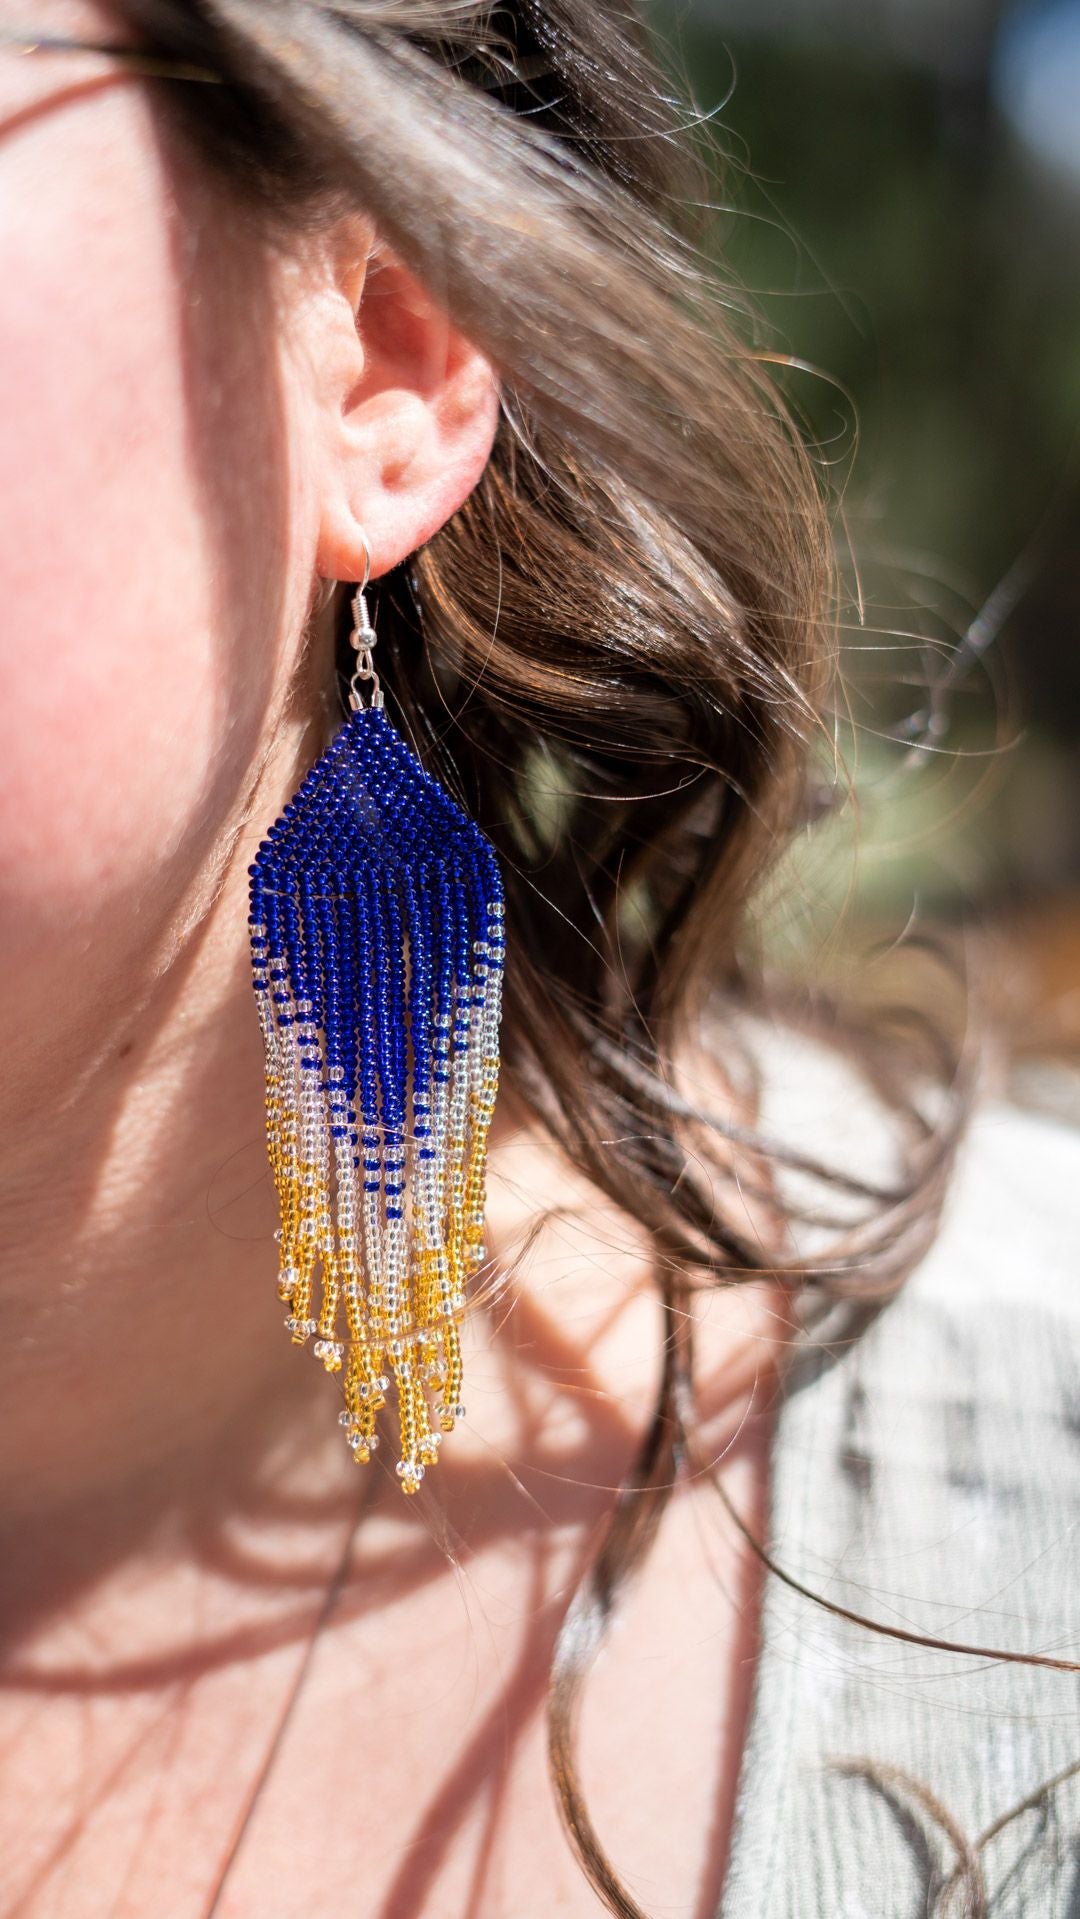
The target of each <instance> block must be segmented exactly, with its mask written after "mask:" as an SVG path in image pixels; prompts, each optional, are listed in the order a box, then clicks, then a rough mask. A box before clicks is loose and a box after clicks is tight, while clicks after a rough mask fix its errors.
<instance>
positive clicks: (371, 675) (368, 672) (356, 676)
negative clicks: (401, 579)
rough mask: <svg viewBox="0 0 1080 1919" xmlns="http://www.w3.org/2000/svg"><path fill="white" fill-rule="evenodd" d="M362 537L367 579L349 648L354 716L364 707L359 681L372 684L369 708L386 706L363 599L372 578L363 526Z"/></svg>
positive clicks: (356, 597) (356, 601)
mask: <svg viewBox="0 0 1080 1919" xmlns="http://www.w3.org/2000/svg"><path fill="white" fill-rule="evenodd" d="M360 538H361V539H362V540H363V542H364V577H363V579H362V580H361V582H360V585H359V586H358V587H357V589H356V591H355V593H354V594H353V602H352V616H353V629H352V632H351V633H350V634H349V645H350V646H352V647H355V649H356V667H355V670H354V672H353V676H352V679H351V680H350V681H349V707H350V710H351V711H352V712H353V713H355V712H357V711H358V710H359V709H360V708H361V707H362V706H363V704H364V702H363V699H362V698H361V695H360V687H359V684H358V682H359V681H360V680H370V681H371V699H370V701H369V705H370V706H377V707H381V706H382V703H383V696H382V687H381V686H380V685H379V676H378V674H377V673H376V671H375V668H374V666H373V665H372V660H371V649H372V647H373V646H374V644H375V641H376V639H377V638H378V635H377V634H376V632H375V628H374V627H373V626H372V624H371V615H370V613H369V611H368V603H367V601H366V599H365V598H364V590H365V588H366V586H367V583H368V580H369V579H370V577H371V548H370V547H369V545H368V542H367V534H366V533H365V532H364V530H363V528H362V527H361V529H360Z"/></svg>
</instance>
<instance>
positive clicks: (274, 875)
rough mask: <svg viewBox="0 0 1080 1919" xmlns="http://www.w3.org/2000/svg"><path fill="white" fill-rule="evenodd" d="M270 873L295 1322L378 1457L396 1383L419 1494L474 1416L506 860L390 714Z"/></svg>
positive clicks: (272, 1123) (362, 1454)
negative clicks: (459, 1425) (467, 1320)
mask: <svg viewBox="0 0 1080 1919" xmlns="http://www.w3.org/2000/svg"><path fill="white" fill-rule="evenodd" d="M249 870H250V878H251V912H250V935H251V957H252V973H253V983H254V987H255V995H256V1001H257V1005H258V1010H259V1020H260V1025H261V1028H262V1035H263V1044H264V1047H265V1053H266V1115H267V1143H268V1149H269V1157H270V1164H271V1168H272V1171H273V1177H274V1182H275V1186H276V1188H277V1195H278V1202H279V1206H280V1213H281V1226H280V1229H279V1235H278V1236H279V1240H280V1272H279V1278H278V1292H279V1295H280V1297H281V1299H282V1300H283V1301H284V1302H286V1303H287V1304H288V1306H289V1316H288V1318H287V1319H286V1321H285V1325H286V1327H287V1328H288V1331H289V1333H290V1334H291V1336H292V1341H293V1344H294V1345H296V1346H304V1345H306V1344H307V1342H308V1340H309V1339H312V1338H313V1339H314V1346H313V1350H314V1353H315V1356H316V1358H318V1359H320V1360H321V1361H322V1363H323V1365H324V1366H325V1368H326V1370H327V1372H329V1373H335V1374H338V1375H340V1377H341V1381H342V1385H343V1389H344V1398H345V1405H344V1409H343V1411H342V1412H341V1413H340V1415H339V1418H340V1420H341V1424H342V1425H343V1426H344V1427H345V1430H346V1438H347V1441H348V1444H349V1446H350V1447H351V1448H352V1451H353V1455H354V1457H355V1458H356V1459H357V1460H358V1461H360V1462H366V1461H368V1460H370V1458H371V1455H372V1453H373V1452H374V1450H375V1448H376V1447H377V1446H378V1444H379V1435H378V1434H377V1432H376V1430H375V1428H376V1421H377V1417H378V1414H379V1412H380V1411H381V1410H382V1408H383V1407H384V1406H385V1405H386V1401H387V1394H388V1393H389V1391H390V1387H391V1379H390V1375H391V1374H392V1375H393V1382H394V1387H395V1390H396V1401H397V1419H398V1437H399V1441H400V1457H399V1458H398V1461H397V1466H396V1470H397V1474H398V1477H399V1479H400V1481H401V1484H402V1488H403V1490H404V1491H405V1492H407V1493H414V1492H415V1491H416V1490H417V1488H418V1486H419V1484H420V1481H421V1479H422V1478H423V1476H424V1468H425V1466H430V1465H434V1464H435V1462H436V1461H437V1459H438V1456H439V1451H438V1449H439V1446H440V1445H441V1443H442V1436H443V1434H444V1433H449V1432H452V1431H453V1428H454V1425H455V1422H456V1421H457V1420H458V1419H460V1418H461V1416H462V1414H463V1413H464V1411H465V1408H464V1406H463V1405H462V1404H461V1384H462V1358H461V1345H460V1339H459V1333H458V1328H459V1326H460V1324H461V1321H462V1320H463V1318H464V1315H465V1307H466V1299H465V1285H466V1282H467V1280H468V1279H469V1277H470V1275H471V1274H472V1273H473V1272H474V1271H475V1270H476V1268H477V1267H478V1266H479V1265H480V1264H481V1263H482V1261H483V1260H484V1259H485V1258H486V1256H487V1255H486V1248H485V1246H484V1243H483V1234H484V1201H485V1170H486V1154H487V1135H488V1129H489V1127H490V1123H491V1116H492V1111H493V1108H494V1104H495V1094H496V1088H497V1085H498V1073H499V1050H498V1032H499V1014H500V1001H501V990H502V974H503V962H504V940H503V920H504V903H503V889H502V881H501V877H500V873H499V868H498V862H497V860H496V857H495V853H494V850H493V848H492V846H491V844H490V842H489V841H488V840H487V839H486V838H485V836H484V834H483V833H481V831H480V829H479V828H478V827H477V826H476V825H475V824H474V822H473V821H471V820H470V819H468V818H467V816H466V815H465V814H464V813H463V812H462V811H461V810H460V808H459V807H457V806H456V805H455V803H454V801H453V800H452V799H451V797H450V795H449V794H448V793H447V792H446V791H445V789H444V788H443V787H441V786H440V785H439V783H438V782H437V781H436V780H434V779H433V778H432V777H431V775H430V774H428V773H426V772H425V771H424V769H423V767H422V766H421V764H420V762H419V760H417V758H416V756H415V755H414V754H413V753H412V751H411V750H410V748H409V747H408V746H407V745H406V743H405V741H404V740H403V739H402V737H401V735H400V734H399V733H398V732H397V731H396V729H395V728H394V726H393V725H392V724H391V722H390V720H389V719H388V718H387V716H386V714H385V712H384V711H383V710H382V708H381V707H369V708H363V707H360V708H358V709H357V710H355V711H354V712H353V713H352V715H351V717H350V718H349V719H348V720H347V721H346V723H345V724H344V725H343V726H342V728H341V730H340V731H339V733H338V734H337V736H336V738H335V739H334V741H333V743H332V744H331V746H330V747H329V749H328V751H327V752H326V753H324V754H323V756H322V758H321V759H320V760H319V761H318V762H317V763H316V765H315V766H314V767H313V768H312V770H311V772H310V773H309V774H308V776H307V778H306V780H305V781H304V783H303V785H302V786H301V787H300V789H299V791H298V793H297V794H296V796H295V798H294V799H293V800H292V801H291V802H290V804H289V805H287V806H286V808H285V810H284V813H283V814H282V817H281V818H280V819H279V820H278V821H277V822H276V824H275V825H274V826H272V827H271V829H270V832H269V834H268V835H267V837H266V839H265V840H264V841H263V844H262V846H261V847H260V848H259V851H258V853H257V855H256V858H255V864H254V865H253V866H252V867H251V868H250V869H249ZM316 1290H318V1294H319V1299H318V1305H317V1306H316V1305H315V1303H314V1302H315V1294H316ZM342 1313H344V1321H345V1324H344V1328H343V1327H342V1326H341V1325H340V1323H339V1319H340V1315H341V1314H342Z"/></svg>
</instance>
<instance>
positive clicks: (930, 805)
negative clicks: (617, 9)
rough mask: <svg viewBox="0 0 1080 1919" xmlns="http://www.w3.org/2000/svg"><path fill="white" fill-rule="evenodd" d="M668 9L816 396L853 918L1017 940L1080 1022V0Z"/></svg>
mask: <svg viewBox="0 0 1080 1919" xmlns="http://www.w3.org/2000/svg"><path fill="white" fill-rule="evenodd" d="M650 11H651V17H652V19H653V22H654V25H655V27H656V29H657V31H658V33H659V36H660V38H661V41H662V42H663V44H664V46H665V48H666V57H667V58H668V59H669V60H670V62H671V64H672V66H673V69H674V70H675V71H676V72H677V73H678V74H679V76H681V78H682V81H683V84H684V85H688V86H689V88H690V90H691V92H692V96H693V99H694V101H695V105H696V109H697V112H698V113H699V114H700V115H702V116H706V115H707V116H708V140H709V143H710V147H711V149H712V150H713V154H714V158H713V162H712V166H713V173H714V189H715V191H714V197H715V200H716V203H717V205H718V207H720V208H723V209H730V211H724V212H722V213H721V214H720V216H719V218H718V219H717V221H716V223H715V234H716V244H717V246H718V248H719V250H720V252H721V254H722V257H723V260H724V262H725V266H726V269H727V270H730V271H732V272H734V274H735V275H736V277H737V278H738V280H739V281H740V282H741V283H742V284H743V285H744V286H745V288H746V289H747V291H748V292H749V293H750V294H751V295H752V296H753V297H754V299H755V301H756V304H757V306H758V308H759V310H760V312H761V313H762V315H763V317H764V322H765V329H764V331H763V334H762V336H761V343H762V344H763V345H764V346H766V347H768V348H771V349H775V350H776V351H778V352H780V353H783V354H789V355H791V356H793V357H794V358H795V359H797V360H798V361H800V362H805V363H807V365H808V367H810V368H813V369H816V371H794V370H793V371H790V372H787V373H785V375H784V376H783V377H784V379H785V382H786V385H787V390H788V392H789V394H790V396H791V398H792V399H793V401H794V402H795V404H796V405H797V408H798V410H799V412H800V414H801V416H802V417H803V419H804V421H805V423H806V426H807V430H808V431H809V433H810V435H811V437H812V438H813V439H814V440H815V442H816V444H817V446H818V450H819V457H820V459H821V460H822V461H823V462H827V463H828V467H829V471H830V474H831V478H832V482H833V485H834V488H835V495H836V500H837V516H836V524H837V532H838V538H839V540H840V543H841V546H842V548H845V547H846V546H847V545H848V543H850V564H849V565H848V566H847V568H846V577H847V587H848V602H847V604H846V606H845V609H844V626H845V635H844V638H845V647H846V653H845V668H846V678H847V685H848V688H849V691H850V698H851V710H852V720H853V725H852V726H851V727H850V728H849V727H844V728H843V740H842V745H843V750H844V754H845V758H846V759H847V761H848V762H849V764H851V763H854V767H855V771H856V773H857V776H858V781H859V786H860V791H861V793H862V795H863V799H862V803H861V809H860V842H861V843H860V853H859V861H858V882H857V893H856V910H857V911H859V912H862V913H864V914H866V915H870V916H878V915H880V916H883V917H888V918H896V917H899V918H906V917H907V916H908V914H909V913H911V912H912V911H914V912H916V913H918V914H921V915H930V916H932V917H935V918H941V917H942V916H946V917H950V916H951V917H956V916H957V915H958V914H961V913H966V914H968V915H969V916H970V915H972V914H974V916H975V917H976V919H977V920H979V922H980V923H986V922H987V921H991V922H994V923H999V924H1002V923H1004V924H1007V925H1009V926H1014V927H1016V928H1018V929H1019V934H1020V937H1022V939H1023V940H1024V942H1025V943H1026V946H1027V947H1028V948H1030V949H1031V954H1032V956H1033V962H1034V964H1035V965H1036V966H1037V967H1038V966H1042V967H1043V970H1044V971H1045V972H1046V974H1047V980H1046V985H1047V990H1054V991H1058V992H1059V994H1064V995H1065V997H1066V998H1067V996H1068V993H1069V991H1070V990H1071V989H1072V984H1073V982H1075V984H1076V990H1077V995H1078V998H1080V911H1078V910H1077V904H1076V902H1077V901H1078V900H1080V803H1078V802H1080V765H1078V745H1080V448H1078V445H1077V440H1078V430H1080V0H1053V4H1046V3H1045V0H1040V3H1039V4H1027V5H1020V6H1011V7H1006V6H1003V5H999V4H996V0H652V5H651V9H650ZM845 557H848V556H847V555H845ZM856 581H857V582H858V584H857V585H856ZM860 595H861V599H862V602H863V610H860ZM837 870H839V868H838V869H837ZM849 882H850V872H845V874H844V876H843V877H842V879H840V880H839V881H838V883H839V884H840V885H841V886H843V887H847V886H848V885H849ZM1066 1016H1068V1009H1067V1008H1066ZM1077 1025H1078V1029H1080V1012H1078V1018H1077Z"/></svg>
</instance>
